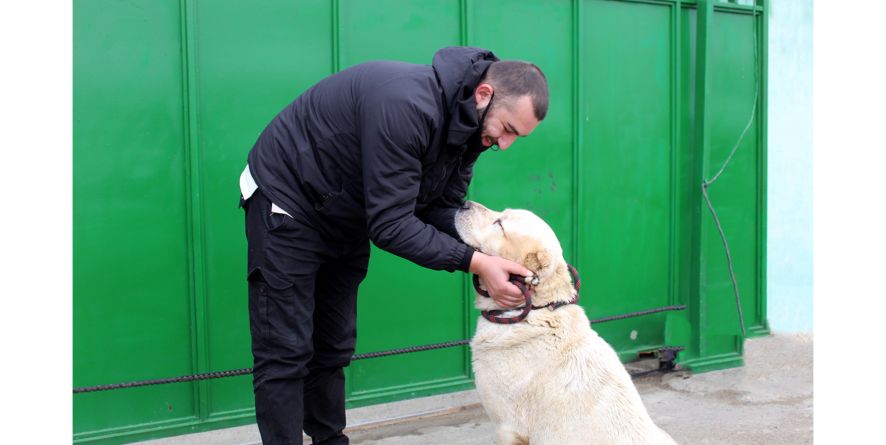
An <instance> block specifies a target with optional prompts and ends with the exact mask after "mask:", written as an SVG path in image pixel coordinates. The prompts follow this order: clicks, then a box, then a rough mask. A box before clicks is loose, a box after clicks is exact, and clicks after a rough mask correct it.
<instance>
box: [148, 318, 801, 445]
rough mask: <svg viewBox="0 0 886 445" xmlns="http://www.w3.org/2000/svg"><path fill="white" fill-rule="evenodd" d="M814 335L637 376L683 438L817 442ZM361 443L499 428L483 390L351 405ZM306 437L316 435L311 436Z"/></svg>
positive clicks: (243, 435)
mask: <svg viewBox="0 0 886 445" xmlns="http://www.w3.org/2000/svg"><path fill="white" fill-rule="evenodd" d="M812 350H813V348H812V335H811V334H775V335H771V336H768V337H764V338H757V339H752V340H748V341H747V342H746V343H745V366H744V367H742V368H735V369H727V370H723V371H714V372H708V373H704V374H697V375H692V374H689V373H686V372H676V373H671V374H666V375H652V376H647V377H641V378H637V379H635V381H634V383H635V384H636V386H637V389H638V391H639V392H640V396H641V397H642V398H643V402H644V403H645V405H646V408H647V409H648V410H649V414H650V416H652V419H653V420H655V422H656V423H657V424H658V425H659V426H660V427H661V428H663V429H664V430H665V431H667V432H668V433H670V435H671V436H672V437H673V438H674V439H675V440H676V441H677V442H678V443H681V444H705V445H715V444H723V445H726V444H729V445H734V444H747V445H754V444H760V445H763V444H766V445H769V444H779V445H795V444H811V443H812V418H813V416H812V363H813V360H812ZM348 423H349V425H351V426H350V427H349V428H348V430H349V433H348V435H349V436H350V438H351V443H352V444H354V445H428V444H447V445H449V444H452V445H456V444H458V445H480V444H491V443H493V437H494V430H493V427H492V425H491V424H490V422H489V419H488V418H487V417H486V414H485V413H484V411H483V408H482V406H481V405H480V403H479V398H478V397H477V393H476V392H475V391H473V390H472V391H463V392H459V393H453V394H445V395H440V396H434V397H426V398H422V399H414V400H407V401H402V402H395V403H389V404H385V405H375V406H369V407H363V408H356V409H353V410H349V411H348ZM260 442H261V440H260V437H259V434H258V430H257V428H256V427H255V425H249V426H244V427H238V428H229V429H226V430H219V431H212V432H208V433H199V434H191V435H186V436H178V437H173V438H168V439H161V440H154V441H149V442H143V443H148V444H152V445H204V444H205V445H209V444H213V445H214V444H237V445H240V444H244V445H245V444H259V443H260ZM305 443H310V440H306V441H305Z"/></svg>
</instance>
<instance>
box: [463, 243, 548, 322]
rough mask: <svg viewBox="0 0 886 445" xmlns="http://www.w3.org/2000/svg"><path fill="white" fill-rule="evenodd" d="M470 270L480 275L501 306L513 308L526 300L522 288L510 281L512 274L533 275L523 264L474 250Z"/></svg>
mask: <svg viewBox="0 0 886 445" xmlns="http://www.w3.org/2000/svg"><path fill="white" fill-rule="evenodd" d="M469 270H470V271H471V273H474V274H477V275H479V276H480V279H481V280H483V284H485V285H486V292H488V293H489V296H490V297H492V299H493V300H495V303H496V304H498V305H499V306H501V307H506V308H512V307H517V306H520V305H522V304H523V303H524V302H525V301H526V298H525V297H524V296H523V293H522V292H520V288H519V287H517V286H515V285H514V284H513V283H511V282H510V281H509V279H510V277H511V274H513V275H519V276H521V277H528V276H532V275H533V272H532V271H530V270H529V269H527V268H525V267H523V266H522V265H521V264H519V263H515V262H513V261H511V260H506V259H504V258H501V257H497V256H490V255H486V254H485V253H482V252H474V255H473V256H472V257H471V266H470V269H469Z"/></svg>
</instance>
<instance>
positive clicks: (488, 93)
mask: <svg viewBox="0 0 886 445" xmlns="http://www.w3.org/2000/svg"><path fill="white" fill-rule="evenodd" d="M493 90H494V89H493V87H492V85H490V84H488V83H481V84H480V85H477V88H475V89H474V101H475V102H477V106H478V107H481V108H482V107H485V106H487V105H489V100H490V99H491V98H492V92H493Z"/></svg>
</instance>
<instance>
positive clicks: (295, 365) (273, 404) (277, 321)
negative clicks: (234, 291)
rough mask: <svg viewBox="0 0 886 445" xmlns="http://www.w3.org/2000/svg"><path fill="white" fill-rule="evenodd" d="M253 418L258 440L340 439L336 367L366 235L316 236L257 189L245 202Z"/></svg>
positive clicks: (340, 384)
mask: <svg viewBox="0 0 886 445" xmlns="http://www.w3.org/2000/svg"><path fill="white" fill-rule="evenodd" d="M243 206H244V208H245V209H246V238H247V241H248V245H249V261H248V262H249V267H248V277H249V323H250V333H251V335H252V354H253V358H254V363H253V390H254V392H255V416H256V421H257V423H258V428H259V431H260V432H261V437H262V442H263V443H264V444H266V445H276V444H299V445H300V444H301V443H302V428H304V431H305V433H307V435H309V436H311V438H312V439H313V443H315V444H336V445H338V444H347V443H348V438H347V436H345V435H344V434H343V433H342V430H343V429H344V428H345V424H346V421H345V381H344V371H343V369H342V368H343V367H345V366H347V365H348V364H349V363H350V360H351V357H352V356H353V354H354V347H355V344H356V338H357V324H356V318H357V301H356V300H357V287H358V286H359V284H360V282H361V281H363V278H364V277H365V276H366V269H367V264H368V262H369V241H368V240H367V239H365V238H362V239H360V240H358V241H349V242H336V241H329V240H323V239H322V238H321V237H320V235H319V233H317V231H316V230H315V229H313V228H312V227H313V226H312V224H311V223H310V222H309V221H307V220H306V218H304V217H301V216H300V215H293V217H289V216H287V215H282V214H277V213H271V203H270V201H269V200H268V198H267V197H265V195H264V194H262V193H261V190H258V191H256V192H255V194H253V196H252V197H251V198H250V199H249V200H247V201H246V202H245V203H244V204H243Z"/></svg>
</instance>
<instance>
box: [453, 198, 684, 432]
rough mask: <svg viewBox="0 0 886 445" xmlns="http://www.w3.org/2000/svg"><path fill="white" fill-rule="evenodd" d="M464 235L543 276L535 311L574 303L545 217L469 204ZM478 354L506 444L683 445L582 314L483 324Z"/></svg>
mask: <svg viewBox="0 0 886 445" xmlns="http://www.w3.org/2000/svg"><path fill="white" fill-rule="evenodd" d="M496 220H500V222H501V225H499V224H497V223H495V221H496ZM456 229H457V230H458V233H459V235H460V236H461V237H462V239H464V240H465V242H466V243H467V244H469V245H471V246H472V247H474V248H477V249H479V250H481V251H483V252H484V253H487V254H490V255H499V256H502V257H504V258H508V259H510V260H513V261H517V262H519V263H521V264H523V265H524V266H526V267H527V268H529V269H530V270H533V272H535V273H536V274H537V275H538V276H539V278H540V282H539V285H538V286H536V287H535V296H534V297H533V304H535V305H537V306H539V305H544V304H547V303H550V302H554V301H569V300H571V299H572V297H573V295H574V290H573V288H572V283H571V278H570V275H569V273H568V270H567V269H566V262H565V260H564V259H563V251H562V248H561V247H560V242H559V241H558V240H557V237H556V235H555V234H554V231H553V230H551V228H550V227H549V226H548V225H547V224H546V223H545V222H544V221H542V220H541V218H539V217H538V216H536V215H534V214H532V213H531V212H529V211H526V210H514V209H508V210H505V211H504V212H494V211H491V210H489V209H487V208H485V207H483V206H481V205H479V204H477V203H471V205H470V207H469V208H468V209H465V210H461V211H459V213H458V214H457V215H456ZM536 260H540V261H539V262H536ZM475 303H476V306H477V307H478V308H479V309H482V310H486V309H501V308H498V307H497V306H496V305H495V303H494V302H493V301H492V299H491V298H484V297H481V296H477V297H476V298H475ZM471 350H472V352H473V367H474V375H475V377H476V379H475V383H476V386H477V391H478V393H479V394H480V399H481V401H482V402H483V406H484V407H485V408H486V412H487V413H488V414H489V417H490V418H491V419H492V421H493V422H494V423H495V424H496V428H497V432H496V443H497V444H498V445H512V444H531V445H546V444H550V445H566V444H601V445H610V444H611V445H630V444H656V445H657V444H674V443H675V442H674V441H673V439H671V437H670V436H669V435H668V434H667V433H665V432H664V431H663V430H661V429H660V428H658V427H657V426H656V425H655V423H653V421H652V419H651V418H650V417H649V414H648V413H647V412H646V408H645V407H644V406H643V402H642V400H641V399H640V395H639V394H638V393H637V389H636V388H635V387H634V384H633V382H632V381H631V377H630V375H629V374H628V373H627V371H626V370H625V368H624V366H623V365H622V363H621V362H620V361H619V359H618V356H617V355H616V353H615V351H614V350H613V349H612V347H611V346H609V344H608V343H606V341H604V340H603V339H602V338H600V336H598V335H597V333H596V332H594V331H593V330H592V329H591V325H590V322H589V320H588V317H587V315H586V314H585V312H584V309H582V308H581V306H578V305H566V306H563V307H561V308H559V309H556V310H553V311H552V310H549V309H538V310H533V311H531V312H530V313H529V316H528V317H527V318H526V320H525V321H523V322H520V323H515V324H495V323H491V322H489V321H487V320H486V319H484V318H482V317H481V318H480V319H479V321H478V324H477V332H476V333H475V335H474V338H473V340H472V341H471Z"/></svg>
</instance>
